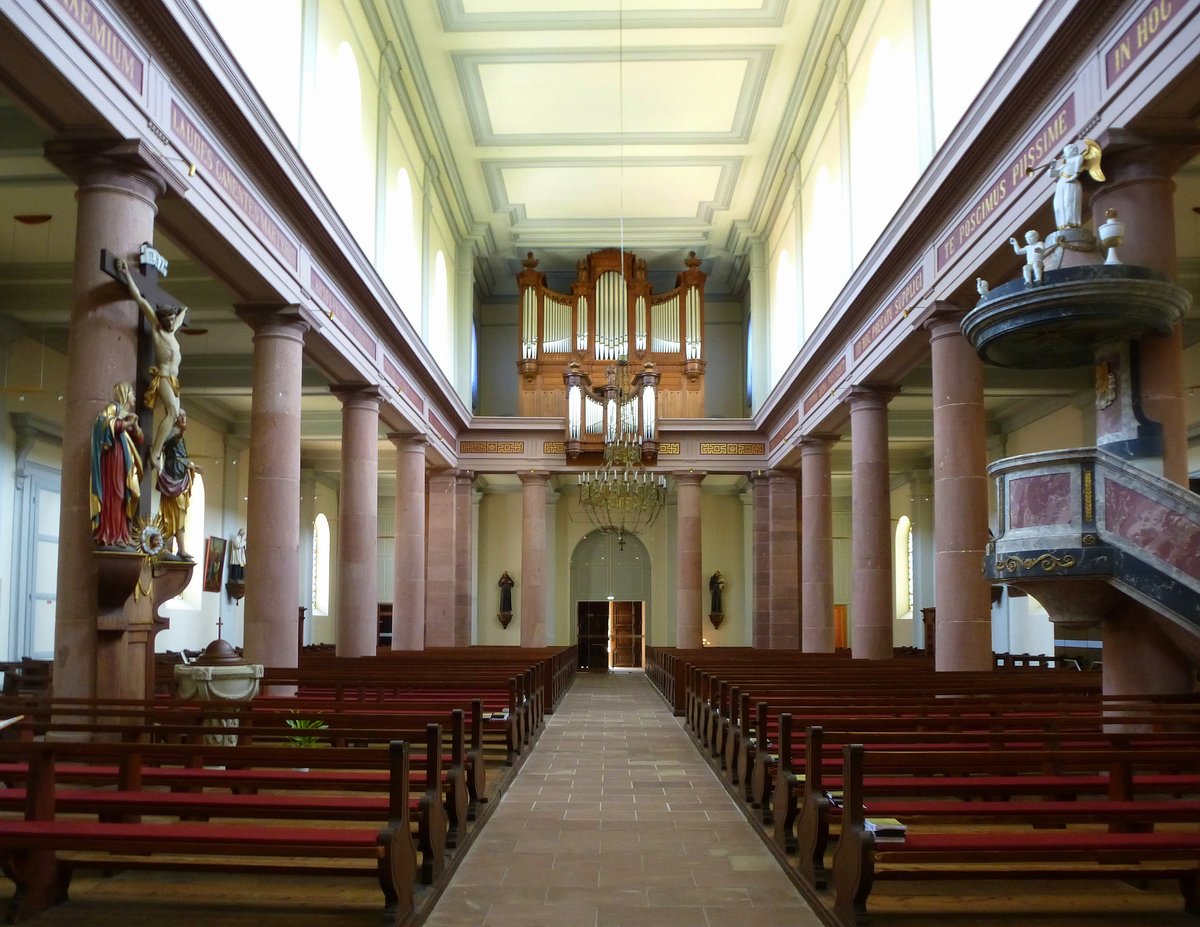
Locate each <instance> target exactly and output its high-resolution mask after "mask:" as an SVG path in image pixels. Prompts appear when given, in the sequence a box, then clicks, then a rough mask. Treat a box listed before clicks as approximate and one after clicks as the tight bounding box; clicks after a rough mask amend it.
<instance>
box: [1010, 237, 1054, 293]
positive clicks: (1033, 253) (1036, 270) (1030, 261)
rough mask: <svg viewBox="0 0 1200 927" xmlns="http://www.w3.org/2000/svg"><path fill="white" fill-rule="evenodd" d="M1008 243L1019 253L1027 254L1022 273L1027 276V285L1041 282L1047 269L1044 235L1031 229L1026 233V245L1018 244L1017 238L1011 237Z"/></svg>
mask: <svg viewBox="0 0 1200 927" xmlns="http://www.w3.org/2000/svg"><path fill="white" fill-rule="evenodd" d="M1008 243H1009V244H1010V245H1012V247H1013V251H1015V252H1016V253H1017V254H1023V255H1025V266H1024V267H1022V268H1021V274H1022V276H1024V278H1025V285H1026V286H1030V285H1031V284H1035V283H1041V282H1042V276H1043V274H1044V273H1045V270H1046V243H1045V242H1043V241H1042V236H1041V235H1039V234H1038V233H1037V232H1035V231H1034V230H1033V229H1030V230H1029V231H1028V232H1026V233H1025V246H1024V247H1023V248H1022V247H1020V246H1019V245H1018V244H1017V240H1016V239H1015V238H1010V239H1009V240H1008Z"/></svg>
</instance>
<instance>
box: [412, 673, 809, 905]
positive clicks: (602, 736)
mask: <svg viewBox="0 0 1200 927" xmlns="http://www.w3.org/2000/svg"><path fill="white" fill-rule="evenodd" d="M820 923H821V921H820V920H819V919H818V918H817V916H816V915H815V914H813V913H812V911H811V910H810V909H809V908H808V906H807V905H806V904H805V902H804V901H803V899H802V898H801V897H800V894H799V892H798V891H797V890H796V888H795V887H794V886H793V885H792V883H791V880H790V879H789V878H788V876H787V874H786V873H784V872H783V870H782V869H781V868H780V864H779V863H778V862H777V861H776V859H775V857H774V856H773V855H772V854H771V852H770V851H769V850H768V849H767V848H766V847H765V846H764V844H763V841H762V838H760V837H759V836H758V834H757V833H756V832H755V830H754V828H753V827H751V825H750V824H749V823H748V822H747V821H746V819H745V818H744V817H743V815H742V812H741V811H740V810H739V809H738V807H737V806H736V805H735V804H734V802H733V799H732V798H731V797H730V796H729V794H728V793H727V792H726V791H725V788H724V786H723V785H722V784H721V782H720V781H719V780H718V779H717V778H716V777H715V776H714V774H713V772H712V770H711V768H710V767H709V766H708V764H707V763H706V762H705V760H704V758H703V757H702V756H701V755H700V753H699V751H698V750H697V749H696V747H695V745H694V744H693V742H692V740H691V738H689V737H688V735H687V733H686V732H685V731H684V729H683V727H682V726H681V723H680V721H679V719H677V718H675V717H674V716H673V715H672V714H671V712H670V710H669V709H668V708H667V706H666V705H665V704H664V702H663V701H662V699H661V698H660V697H659V695H658V694H657V693H656V692H655V691H654V689H653V688H652V687H651V685H650V683H649V682H648V681H647V680H646V678H645V676H644V675H643V674H642V673H640V672H632V673H631V672H615V673H610V674H607V675H605V674H588V673H581V674H580V675H579V676H578V677H577V678H576V680H575V683H574V685H573V686H572V688H571V691H570V692H568V693H567V695H566V696H565V697H564V699H563V700H562V702H561V704H560V705H559V707H558V710H557V711H556V712H555V713H554V714H553V715H549V716H547V719H546V726H545V728H544V730H543V731H542V735H541V737H540V739H539V740H538V743H537V746H536V747H535V748H534V749H533V751H532V752H531V753H530V755H529V756H528V757H527V758H526V760H525V763H524V765H523V766H522V767H521V769H520V770H519V771H518V773H517V775H516V776H515V777H514V779H513V781H512V783H511V784H510V786H509V789H508V791H507V792H506V793H505V794H504V796H503V797H502V798H501V801H500V805H499V807H498V808H497V809H496V810H495V811H494V812H493V814H492V816H491V818H490V819H489V820H488V822H487V823H486V825H485V826H484V828H483V830H482V831H481V832H480V834H479V835H478V837H477V838H476V839H475V841H474V843H473V845H472V846H471V847H470V849H469V850H468V852H467V855H466V858H465V859H464V860H463V861H462V863H461V864H460V866H459V868H458V871H457V872H456V873H455V874H454V877H453V879H452V880H451V882H450V884H449V886H448V887H447V888H446V890H445V892H444V893H443V895H442V897H441V898H440V899H439V900H438V902H437V904H436V906H435V907H434V910H433V911H432V913H431V914H430V915H429V917H428V919H427V920H426V921H425V924H426V925H427V927H550V925H553V927H641V925H653V927H777V925H779V924H788V925H789V927H819V925H820Z"/></svg>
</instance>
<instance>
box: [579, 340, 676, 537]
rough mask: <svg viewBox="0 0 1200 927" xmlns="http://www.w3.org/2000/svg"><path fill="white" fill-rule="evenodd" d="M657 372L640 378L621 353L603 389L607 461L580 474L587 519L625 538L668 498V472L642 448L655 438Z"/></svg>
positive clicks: (653, 518)
mask: <svg viewBox="0 0 1200 927" xmlns="http://www.w3.org/2000/svg"><path fill="white" fill-rule="evenodd" d="M657 382H658V374H657V373H656V372H655V371H654V369H653V365H652V364H647V365H646V369H644V370H643V371H642V373H640V374H639V375H638V376H637V378H636V382H634V380H633V378H631V376H630V373H629V362H628V360H627V359H626V358H624V357H621V358H620V359H619V360H618V361H617V363H616V365H615V366H614V367H610V368H609V376H608V383H607V384H606V386H605V388H604V465H603V466H602V467H599V468H597V469H595V470H590V471H588V472H587V473H582V474H580V476H579V501H580V504H581V505H582V506H583V510H584V511H585V512H587V516H588V518H589V519H590V520H591V522H592V524H594V525H595V526H596V527H597V528H598V529H600V530H601V531H603V532H604V533H606V534H615V535H616V536H617V546H618V547H619V548H620V549H621V550H624V549H625V538H626V537H628V536H629V535H635V534H640V533H641V532H643V531H646V530H648V529H649V528H651V527H652V526H653V525H654V522H655V521H656V520H657V519H658V515H659V513H660V512H661V511H662V509H663V506H664V505H665V504H666V501H667V491H668V489H669V484H668V481H667V477H666V476H665V475H664V474H661V473H654V472H653V471H652V470H649V469H647V468H646V467H645V466H644V465H643V452H644V451H646V450H647V445H651V444H653V443H655V442H656V438H657V435H656V433H655V414H654V395H655V388H656V386H657Z"/></svg>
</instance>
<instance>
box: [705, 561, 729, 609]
mask: <svg viewBox="0 0 1200 927" xmlns="http://www.w3.org/2000/svg"><path fill="white" fill-rule="evenodd" d="M724 591H725V577H724V576H722V575H721V571H720V570H717V572H715V573H714V574H713V575H712V576H710V577H709V578H708V595H709V599H710V603H709V611H710V612H711V613H712V614H714V615H723V614H725V608H724V605H723V603H722V602H721V596H722V593H723V592H724Z"/></svg>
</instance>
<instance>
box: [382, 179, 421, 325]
mask: <svg viewBox="0 0 1200 927" xmlns="http://www.w3.org/2000/svg"><path fill="white" fill-rule="evenodd" d="M386 223H387V225H386V229H387V232H386V235H387V247H386V250H385V254H384V261H383V268H382V270H383V276H384V279H385V280H387V283H388V286H389V287H390V288H391V291H392V295H393V296H395V297H396V302H398V303H399V304H400V308H401V309H402V310H403V311H404V314H405V315H406V316H407V317H408V320H409V321H410V322H412V323H413V327H414V328H418V329H419V328H420V327H421V270H420V265H419V263H418V261H417V235H416V216H415V215H414V214H413V189H412V179H411V178H410V177H409V176H408V171H407V170H406V169H405V168H403V167H402V168H400V170H398V171H396V178H395V181H394V182H393V184H392V189H391V190H390V191H389V192H388V202H387V218H386Z"/></svg>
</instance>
